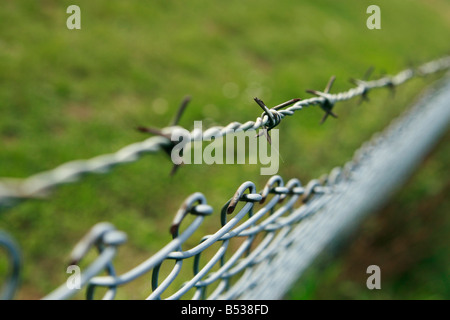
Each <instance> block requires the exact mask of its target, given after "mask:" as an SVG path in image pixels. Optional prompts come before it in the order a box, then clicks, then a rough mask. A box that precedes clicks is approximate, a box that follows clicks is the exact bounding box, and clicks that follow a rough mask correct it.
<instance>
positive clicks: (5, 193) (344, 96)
mask: <svg viewBox="0 0 450 320" xmlns="http://www.w3.org/2000/svg"><path fill="white" fill-rule="evenodd" d="M449 68H450V56H448V57H443V58H441V59H437V60H433V61H430V62H427V63H425V64H423V65H421V66H419V67H417V68H408V69H406V70H403V71H401V72H399V73H397V74H396V75H394V76H389V75H387V76H384V77H382V78H379V79H377V80H370V81H368V80H354V81H353V82H354V83H355V84H356V87H354V88H351V89H349V90H347V91H344V92H340V93H334V94H333V93H330V89H331V86H332V84H333V82H334V77H332V78H331V80H330V82H329V83H328V85H327V87H326V88H325V90H324V91H323V92H322V91H316V90H308V91H307V92H309V93H312V94H314V95H316V97H312V98H309V99H304V100H301V99H291V100H289V101H286V102H285V103H282V104H280V105H278V106H275V107H273V108H270V109H269V108H268V107H267V106H265V105H264V103H263V102H262V101H261V100H260V99H257V98H255V101H256V102H257V103H258V105H260V107H261V108H263V110H264V112H263V113H262V115H261V116H260V117H258V118H257V119H256V121H247V122H245V123H243V124H242V123H239V122H231V123H229V124H228V125H226V126H225V127H221V126H214V127H211V128H209V129H207V130H205V131H203V132H202V131H201V130H197V129H194V130H193V131H192V132H191V135H190V138H191V141H195V140H209V139H211V138H212V137H215V138H218V137H223V136H225V135H227V134H229V133H236V132H240V131H250V130H257V129H259V128H262V129H264V130H266V132H267V131H269V130H270V129H272V128H274V127H276V126H277V125H279V124H280V123H281V121H282V120H283V119H284V118H285V117H287V116H292V115H294V113H295V112H296V111H299V110H302V109H303V108H304V107H308V106H317V105H318V106H320V107H321V108H322V109H323V110H324V111H325V115H324V118H323V119H322V122H323V121H324V120H326V118H327V117H328V116H329V115H331V116H336V115H335V114H334V113H333V111H332V109H333V107H334V106H335V104H336V103H338V102H342V101H346V100H350V99H353V98H355V97H358V96H360V97H361V98H366V97H367V95H368V93H369V92H370V91H372V90H373V89H377V88H390V89H393V88H395V87H396V86H398V85H401V84H403V83H405V82H406V81H408V80H410V79H412V78H414V77H419V76H426V75H430V74H433V73H436V72H439V71H442V70H446V69H449ZM184 107H185V106H184ZM282 108H286V109H282ZM179 116H180V114H179V115H178V116H177V118H178V119H179ZM176 123H177V120H176V121H175V122H174V124H176ZM177 132H178V133H179V134H178V136H179V135H180V134H182V133H183V132H186V129H184V128H183V127H180V126H178V125H172V126H168V127H164V128H162V129H160V130H159V134H160V136H156V137H151V138H148V139H146V140H144V141H141V142H136V143H133V144H130V145H128V146H126V147H124V148H122V149H120V150H119V151H117V152H115V153H112V154H104V155H100V156H97V157H95V158H92V159H89V160H77V161H71V162H68V163H65V164H63V165H60V166H58V167H57V168H54V169H53V170H49V171H45V172H42V173H38V174H35V175H33V176H30V177H28V178H25V179H11V178H1V179H0V207H2V206H11V205H13V204H14V203H16V202H17V201H18V200H23V199H28V198H37V197H44V196H46V195H47V194H48V192H49V191H50V190H51V189H53V188H55V187H56V186H59V185H62V184H67V183H73V182H75V181H77V180H78V179H80V178H81V177H82V176H83V175H85V174H88V173H95V174H101V173H106V172H108V171H109V170H110V169H112V168H113V167H115V166H117V165H121V164H125V163H130V162H135V161H137V160H138V159H139V158H140V157H141V156H142V154H144V153H145V154H147V153H150V154H151V153H157V152H160V151H161V150H163V151H166V152H167V150H171V148H173V147H174V146H175V145H176V143H174V142H173V141H171V139H170V137H171V136H173V135H174V134H176V133H177Z"/></svg>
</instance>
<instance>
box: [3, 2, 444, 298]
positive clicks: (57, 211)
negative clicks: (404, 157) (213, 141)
mask: <svg viewBox="0 0 450 320" xmlns="http://www.w3.org/2000/svg"><path fill="white" fill-rule="evenodd" d="M70 4H77V5H79V6H80V8H81V17H82V20H81V21H82V22H81V23H82V28H81V30H68V29H67V28H66V19H67V17H68V14H67V13H66V8H67V7H68V6H69V5H70ZM369 4H378V5H379V6H380V8H381V21H382V22H381V23H382V29H381V30H369V29H368V28H367V27H366V19H367V18H368V14H366V8H367V6H368V5H369ZM449 34H450V3H449V2H448V1H447V0H432V1H426V2H425V1H418V0H411V1H408V2H407V3H405V1H400V0H391V1H375V2H368V1H360V0H358V1H357V0H349V1H345V2H344V1H333V0H317V1H302V2H300V1H293V0H292V1H280V2H276V4H275V3H274V2H273V1H272V2H271V1H268V0H259V1H254V0H251V1H246V2H243V1H234V0H232V1H227V3H226V4H224V3H218V2H212V1H209V2H205V1H198V0H192V1H189V2H188V3H187V2H181V1H164V2H163V1H158V2H157V1H152V2H143V1H106V0H97V1H95V2H94V1H81V0H80V1H77V3H74V2H73V1H65V0H63V1H51V0H46V1H39V2H37V1H26V0H24V1H22V0H21V1H5V3H4V4H3V5H2V10H1V11H0V110H1V113H0V146H1V152H0V177H14V178H24V177H27V176H29V175H32V174H35V173H38V172H40V171H44V170H48V169H51V168H53V167H55V166H57V165H60V164H62V163H64V162H67V161H71V160H75V159H86V158H91V157H94V156H97V155H100V154H103V153H110V152H114V151H116V150H118V149H120V148H121V147H123V146H125V145H127V144H130V143H133V142H136V141H140V140H143V139H145V138H147V135H145V134H143V133H140V132H138V131H137V130H136V127H138V126H141V125H144V126H147V125H151V126H156V127H163V126H166V125H167V124H168V122H169V121H170V119H171V118H172V117H173V115H174V113H175V112H176V109H177V107H178V105H179V103H180V102H181V100H182V99H183V97H184V96H185V95H186V94H189V95H191V96H192V103H191V104H190V106H189V107H188V109H187V111H186V113H185V114H184V115H183V118H182V119H181V123H180V124H181V125H183V126H185V127H186V128H189V129H190V128H192V125H193V122H194V121H195V120H204V123H205V124H208V125H213V124H218V125H226V124H228V123H229V122H231V121H239V122H242V123H243V122H246V121H248V120H255V119H256V118H257V117H258V116H260V115H261V109H260V108H259V107H258V106H257V105H256V104H255V103H254V101H253V97H254V96H258V97H260V98H261V99H263V100H264V101H265V102H266V104H268V105H270V106H272V105H276V104H278V103H280V102H284V101H286V100H288V99H291V98H297V97H298V98H305V97H309V96H310V95H308V94H307V93H305V90H306V89H319V90H322V89H323V88H324V86H325V85H326V83H327V81H328V79H329V77H330V76H331V75H336V77H337V80H336V82H335V84H334V86H333V89H332V90H333V92H337V91H341V90H345V89H347V88H349V87H350V86H351V84H350V83H349V82H348V79H349V78H351V77H362V76H363V74H364V73H365V71H366V70H367V69H368V68H369V67H370V66H373V67H374V68H375V71H374V75H373V76H372V77H378V76H380V75H382V74H384V73H389V74H393V73H396V72H398V71H400V70H402V69H404V68H406V67H408V66H409V65H418V64H420V63H422V62H425V61H428V60H432V59H435V58H438V57H440V56H443V55H445V54H448V52H449V49H450V48H449V42H448V39H449ZM437 78H438V76H431V77H428V78H426V79H415V80H412V81H410V82H408V83H407V84H405V85H404V86H402V87H401V88H398V90H397V92H396V95H395V96H394V97H392V95H391V93H390V92H389V91H387V90H379V91H376V92H374V93H373V95H371V96H370V102H368V103H364V104H362V105H357V100H352V101H349V102H346V103H341V104H339V105H337V107H336V113H337V114H338V115H339V119H338V120H335V119H329V120H328V121H327V122H326V123H325V124H323V125H319V121H320V118H321V117H322V112H321V111H320V109H319V108H308V109H306V110H302V111H300V112H298V113H296V115H295V116H294V117H290V118H289V119H286V121H283V123H282V125H280V126H279V129H280V154H281V156H282V158H283V162H281V164H280V171H279V174H280V175H281V176H282V177H283V178H284V179H285V181H287V180H288V179H290V178H292V177H297V178H299V179H300V180H301V181H302V182H303V183H306V182H307V181H309V180H310V179H313V178H316V177H318V176H320V175H322V174H323V173H327V172H329V171H330V170H331V169H332V168H333V167H335V166H338V165H343V164H344V163H345V162H346V161H347V160H348V159H349V158H350V157H351V156H352V154H353V152H354V151H355V150H356V149H357V148H358V147H359V146H360V145H361V144H362V142H364V141H365V140H367V139H368V138H370V137H371V135H372V134H373V133H375V132H377V131H379V130H381V129H382V128H384V127H385V126H386V125H387V124H388V123H389V122H390V121H391V120H392V119H393V118H394V117H396V116H398V115H399V114H401V112H402V111H403V110H405V109H406V107H407V106H409V105H410V104H411V103H413V102H414V101H415V99H417V96H418V94H419V93H420V92H422V91H423V90H424V88H426V86H427V85H429V84H431V83H432V82H433V80H435V79H437ZM230 87H232V88H233V90H231V91H232V92H231V93H230V90H229V88H230ZM227 88H228V89H227ZM448 138H449V136H448V135H447V141H448ZM449 156H450V150H449V144H448V143H445V142H442V143H441V144H440V146H439V148H438V149H436V152H435V153H433V155H432V156H430V157H429V159H428V160H427V161H426V162H425V163H424V165H423V166H422V168H421V170H420V171H419V173H418V174H417V175H416V176H415V177H414V179H412V180H411V181H410V183H409V184H408V186H407V187H405V188H404V189H402V190H401V191H400V193H399V194H398V195H396V196H395V197H394V198H393V200H392V202H391V203H390V204H389V205H388V206H387V207H386V208H385V209H383V210H382V212H381V213H380V214H378V215H376V216H374V217H372V218H371V219H369V221H367V223H365V224H364V225H363V226H362V228H361V229H360V230H359V233H358V234H357V235H354V238H352V239H351V240H350V241H349V242H348V243H347V245H346V246H344V247H343V248H342V249H341V251H339V252H340V253H338V254H337V256H336V254H334V256H333V259H329V258H327V257H324V258H323V260H324V261H325V262H324V263H321V264H320V265H318V266H317V267H314V268H311V270H309V271H308V273H307V275H306V276H305V277H304V279H302V280H301V281H300V282H299V283H298V284H297V285H296V286H295V287H294V288H293V289H292V291H291V292H290V294H289V295H288V296H287V297H286V298H288V299H314V298H319V299H320V298H331V299H333V298H357V299H376V298H393V299H415V298H428V299H433V298H437V299H448V298H450V282H449V266H450V263H449V262H450V261H449V258H448V257H449V254H448V253H449V248H448V243H449V240H450V239H449V232H450V225H449V218H448V211H449V201H448V199H446V198H448V197H446V194H448V190H449V184H448V181H450V173H449V170H448V166H447V165H448V163H449V160H450V159H449ZM171 165H172V164H171V162H170V160H169V158H168V157H167V156H166V155H165V154H157V155H149V156H146V157H144V158H143V159H142V160H141V161H139V162H136V163H133V164H129V165H126V166H122V167H117V168H115V169H114V171H113V173H111V174H108V175H95V176H94V175H91V176H87V177H85V178H84V179H83V180H82V181H81V182H80V183H77V184H73V185H66V186H63V187H60V188H58V190H57V191H56V192H54V193H53V194H52V196H51V197H50V198H48V199H46V200H39V201H38V200H36V201H29V202H26V203H23V204H21V205H20V206H17V207H15V208H12V209H10V210H8V211H4V212H0V229H4V230H6V231H8V232H9V233H10V234H11V235H12V236H13V237H14V238H15V239H16V240H17V241H18V243H19V244H20V246H21V248H22V250H23V258H24V261H25V266H24V270H23V274H22V285H21V287H20V290H19V292H18V294H17V298H18V299H35V298H40V297H42V296H43V295H45V294H46V293H48V292H50V291H51V290H53V289H54V288H56V287H57V286H58V285H59V284H61V283H63V282H64V281H65V280H66V278H67V274H66V273H65V271H66V270H65V266H66V264H67V257H68V254H69V253H70V251H71V249H72V247H73V246H74V244H75V243H76V242H77V241H78V240H79V239H80V238H81V237H82V236H83V235H84V234H85V232H86V231H87V230H88V229H89V228H90V227H92V226H93V225H94V224H95V223H97V222H101V221H109V222H111V223H113V224H114V225H115V226H116V227H117V228H118V229H120V230H123V231H125V232H126V233H127V234H128V236H129V239H128V242H127V244H126V245H124V246H123V247H122V248H121V250H120V253H119V255H118V257H117V258H116V260H115V261H116V266H117V269H118V272H123V271H126V270H128V269H130V268H131V267H133V266H135V265H137V264H138V263H139V262H142V261H143V260H145V259H146V258H148V257H149V256H150V255H151V254H152V253H154V252H156V251H157V250H158V249H159V248H161V246H162V245H164V244H166V243H167V242H168V241H170V239H171V237H170V234H169V232H168V228H169V225H170V221H171V220H172V218H173V216H174V214H175V212H176V210H177V209H178V207H179V206H180V204H181V203H182V201H183V200H184V199H185V198H186V197H187V196H189V195H190V194H192V193H194V192H196V191H200V192H202V193H204V194H205V196H206V197H207V199H208V202H209V203H210V204H211V205H213V207H214V208H215V213H214V214H213V217H210V219H208V222H207V223H206V224H205V226H204V232H212V231H214V230H216V229H217V227H218V226H219V217H218V214H219V210H220V208H221V206H222V205H223V204H224V203H225V202H226V201H227V200H228V199H229V198H230V197H231V196H232V195H233V194H234V192H235V190H236V188H237V187H238V186H239V185H240V184H241V183H242V182H244V181H246V180H251V181H254V182H255V183H256V185H257V186H259V187H261V188H262V186H263V185H264V184H265V182H266V181H267V179H268V177H267V176H261V175H260V173H259V169H260V167H259V166H258V165H212V166H207V165H186V166H183V167H182V168H181V169H180V170H179V171H178V172H177V174H176V175H175V176H173V177H169V172H170V170H171ZM193 244H195V242H192V243H188V244H187V245H188V246H189V245H193ZM1 257H2V258H1V259H3V256H1ZM93 257H95V254H92V256H91V257H90V258H91V259H92V258H93ZM394 257H395V258H396V259H394ZM87 261H89V259H88V260H87ZM369 264H378V265H380V267H381V269H382V270H383V268H385V270H386V277H383V281H386V282H383V289H382V290H381V291H379V292H372V291H369V290H367V288H365V279H366V278H365V277H366V274H365V270H366V267H367V265H369ZM5 269H6V265H5V263H4V261H3V262H1V263H0V271H3V273H4V271H5ZM1 274H2V272H0V275H1ZM149 290H150V276H149V277H148V282H145V281H138V282H137V283H133V285H128V286H125V287H124V288H123V290H119V294H118V298H132V299H141V298H143V297H145V296H147V295H148V294H149Z"/></svg>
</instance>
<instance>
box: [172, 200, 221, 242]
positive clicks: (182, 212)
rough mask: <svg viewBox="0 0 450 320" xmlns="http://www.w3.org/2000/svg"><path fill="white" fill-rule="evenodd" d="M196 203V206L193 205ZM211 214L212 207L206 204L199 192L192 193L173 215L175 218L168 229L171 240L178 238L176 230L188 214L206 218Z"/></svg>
mask: <svg viewBox="0 0 450 320" xmlns="http://www.w3.org/2000/svg"><path fill="white" fill-rule="evenodd" d="M197 202H198V204H195V203H197ZM212 212H213V209H212V207H211V206H210V205H207V204H206V198H205V196H204V195H203V194H201V193H200V192H196V193H194V194H193V195H191V196H190V197H188V198H187V199H186V200H185V201H184V203H183V204H182V205H181V207H180V209H179V210H178V212H177V214H176V215H175V218H174V219H173V221H172V225H171V227H170V234H171V235H172V237H173V238H176V237H178V229H179V227H180V224H181V221H183V219H184V217H185V216H186V215H187V214H188V213H191V214H194V215H197V216H207V215H210V214H211V213H212Z"/></svg>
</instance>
